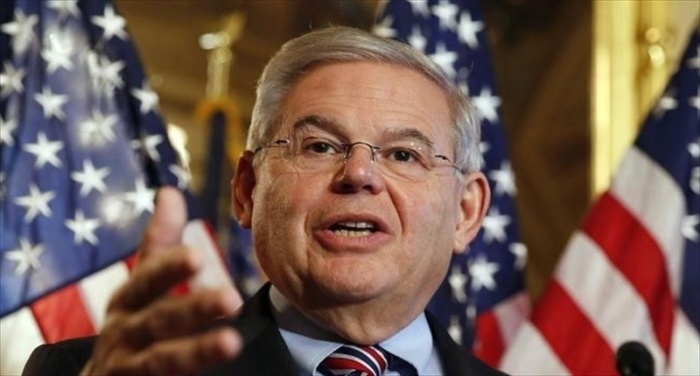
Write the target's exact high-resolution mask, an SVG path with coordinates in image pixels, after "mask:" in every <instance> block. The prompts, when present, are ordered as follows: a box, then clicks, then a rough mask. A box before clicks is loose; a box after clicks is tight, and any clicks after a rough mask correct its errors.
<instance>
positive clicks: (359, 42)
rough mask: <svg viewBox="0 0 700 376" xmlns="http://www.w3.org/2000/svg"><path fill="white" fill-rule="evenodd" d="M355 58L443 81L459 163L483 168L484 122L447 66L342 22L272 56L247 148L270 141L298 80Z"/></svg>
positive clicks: (466, 167) (259, 89)
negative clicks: (441, 66) (481, 140)
mask: <svg viewBox="0 0 700 376" xmlns="http://www.w3.org/2000/svg"><path fill="white" fill-rule="evenodd" d="M354 61H371V62H378V63H388V64H395V65H398V66H402V67H406V68H409V69H413V70H415V71H417V72H419V73H422V74H424V75H425V76H426V77H428V78H429V79H430V80H432V81H433V82H435V83H436V84H437V85H439V86H440V87H441V88H442V89H443V90H444V91H445V92H446V94H447V96H448V101H449V104H448V105H449V108H450V116H451V118H452V132H451V133H452V134H451V135H450V136H451V139H452V144H453V146H454V149H455V165H457V166H458V167H459V168H460V170H461V171H462V172H473V171H478V170H479V169H480V168H481V162H482V159H481V153H480V151H479V139H480V136H481V135H480V134H481V131H480V128H479V123H478V121H477V119H476V117H475V115H474V111H473V109H472V106H471V104H470V103H469V101H468V100H467V98H466V97H465V96H464V95H463V94H462V93H461V92H460V90H459V89H458V88H457V86H456V85H455V84H454V83H453V82H452V80H451V79H450V78H449V77H448V76H447V75H446V74H445V72H444V71H443V70H442V69H441V68H440V67H439V66H438V65H437V64H435V63H434V62H433V61H432V60H430V59H429V58H428V57H427V56H425V55H424V54H422V53H421V52H420V51H418V50H416V49H414V48H413V47H411V46H409V45H407V44H404V43H401V42H398V41H394V40H391V39H387V38H383V37H379V36H375V35H373V34H371V33H369V32H366V31H363V30H359V29H354V28H350V27H343V26H336V27H328V28H324V29H320V30H316V31H312V32H310V33H308V34H305V35H302V36H300V37H298V38H295V39H292V40H290V41H289V42H287V43H285V44H284V45H283V46H282V48H281V49H280V50H279V51H278V52H277V54H275V55H274V56H273V57H272V59H271V60H270V61H269V63H268V64H267V66H266V67H265V70H264V71H263V73H262V75H261V76H260V80H259V81H258V87H257V92H256V95H257V100H256V102H255V107H254V108H253V114H252V120H251V125H250V129H249V130H248V141H247V148H248V150H254V149H255V148H257V147H259V146H262V145H265V144H266V143H268V142H270V141H271V138H272V136H273V133H274V131H275V130H276V129H275V126H276V125H277V124H278V123H279V120H280V118H281V116H282V114H280V113H279V111H280V105H281V103H282V101H283V100H284V97H285V95H287V93H288V92H289V91H290V90H291V87H292V85H294V83H295V82H296V80H298V79H299V78H300V77H302V76H303V75H305V74H306V73H308V72H309V71H311V70H312V69H313V68H315V67H317V66H319V65H323V64H329V63H336V62H354Z"/></svg>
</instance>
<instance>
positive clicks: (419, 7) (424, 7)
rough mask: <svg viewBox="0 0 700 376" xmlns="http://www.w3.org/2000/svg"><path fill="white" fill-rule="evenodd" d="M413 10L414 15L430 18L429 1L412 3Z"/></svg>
mask: <svg viewBox="0 0 700 376" xmlns="http://www.w3.org/2000/svg"><path fill="white" fill-rule="evenodd" d="M409 4H411V10H412V11H413V13H414V14H419V15H420V16H421V17H424V18H428V17H430V9H429V8H428V2H427V1H411V2H409Z"/></svg>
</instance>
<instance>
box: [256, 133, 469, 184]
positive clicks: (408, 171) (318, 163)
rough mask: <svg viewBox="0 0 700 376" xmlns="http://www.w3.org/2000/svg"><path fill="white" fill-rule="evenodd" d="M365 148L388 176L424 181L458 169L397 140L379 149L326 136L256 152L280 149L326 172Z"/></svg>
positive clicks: (420, 146)
mask: <svg viewBox="0 0 700 376" xmlns="http://www.w3.org/2000/svg"><path fill="white" fill-rule="evenodd" d="M358 145H360V146H366V147H367V148H368V149H369V151H370V161H371V162H372V163H375V164H376V165H377V166H378V168H379V169H380V170H381V171H382V173H384V175H386V176H391V177H395V178H398V179H402V180H409V181H423V180H427V179H429V178H431V177H432V176H434V175H435V174H436V173H437V172H438V171H439V170H440V168H444V167H451V168H453V169H455V170H457V171H458V172H461V169H460V168H459V167H457V166H456V165H455V164H454V163H452V161H450V159H449V158H447V157H446V156H444V155H442V154H435V153H433V151H432V148H430V147H429V146H428V145H427V144H426V143H424V142H422V141H417V140H414V139H406V140H396V141H392V142H389V143H386V144H382V145H380V146H375V145H372V144H370V143H367V142H364V141H356V142H353V143H341V142H338V141H335V140H333V139H331V138H326V137H315V136H314V137H301V136H300V137H293V138H291V139H279V140H275V141H273V142H271V143H269V144H267V145H264V146H260V147H258V148H256V149H255V150H254V151H253V154H257V153H258V152H259V151H261V150H263V149H268V148H269V149H280V150H284V151H285V155H284V157H285V158H286V159H288V160H289V161H290V162H292V163H293V164H294V165H295V166H296V167H297V168H299V169H300V170H302V171H306V172H327V171H331V170H333V169H334V168H338V166H339V165H340V164H341V162H342V163H347V161H348V160H349V159H350V156H351V153H352V150H353V148H354V147H355V146H358Z"/></svg>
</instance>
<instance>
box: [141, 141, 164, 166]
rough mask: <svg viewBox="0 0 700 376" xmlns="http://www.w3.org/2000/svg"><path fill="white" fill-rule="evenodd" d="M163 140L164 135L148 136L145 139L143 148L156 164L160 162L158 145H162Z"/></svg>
mask: <svg viewBox="0 0 700 376" xmlns="http://www.w3.org/2000/svg"><path fill="white" fill-rule="evenodd" d="M163 140H164V138H163V135H160V134H152V135H147V136H145V137H144V138H143V147H144V149H145V150H146V154H148V156H149V157H150V158H151V159H152V160H154V161H156V162H159V161H160V153H158V145H160V144H161V143H162V142H163Z"/></svg>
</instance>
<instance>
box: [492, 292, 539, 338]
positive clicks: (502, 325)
mask: <svg viewBox="0 0 700 376" xmlns="http://www.w3.org/2000/svg"><path fill="white" fill-rule="evenodd" d="M493 313H494V315H495V316H496V321H497V322H498V329H499V330H500V332H501V336H502V337H503V345H504V347H505V348H508V344H509V343H510V342H511V341H512V340H513V337H514V336H515V333H517V331H518V328H520V325H522V324H523V323H524V322H525V321H526V317H527V315H528V314H529V313H530V297H529V296H528V295H527V293H526V292H524V291H523V292H521V293H518V294H515V295H514V296H512V297H510V298H508V299H506V300H504V301H503V302H502V303H500V304H498V305H497V306H496V308H494V310H493Z"/></svg>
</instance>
